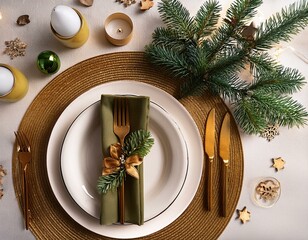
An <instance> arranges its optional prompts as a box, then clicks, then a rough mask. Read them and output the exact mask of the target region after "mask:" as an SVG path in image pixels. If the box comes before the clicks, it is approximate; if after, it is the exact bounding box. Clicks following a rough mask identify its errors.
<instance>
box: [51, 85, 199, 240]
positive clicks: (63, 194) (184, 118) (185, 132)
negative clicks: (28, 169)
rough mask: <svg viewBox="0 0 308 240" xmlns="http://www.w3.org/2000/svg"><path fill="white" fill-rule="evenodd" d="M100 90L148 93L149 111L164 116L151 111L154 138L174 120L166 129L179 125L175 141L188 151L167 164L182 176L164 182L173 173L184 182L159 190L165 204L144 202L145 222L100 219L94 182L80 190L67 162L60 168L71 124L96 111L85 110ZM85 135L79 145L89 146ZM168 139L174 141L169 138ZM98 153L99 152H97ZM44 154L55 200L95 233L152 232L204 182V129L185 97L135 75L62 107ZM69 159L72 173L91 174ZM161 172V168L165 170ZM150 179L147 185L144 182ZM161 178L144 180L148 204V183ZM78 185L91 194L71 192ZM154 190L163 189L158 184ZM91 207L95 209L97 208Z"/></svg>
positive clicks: (176, 212) (136, 234) (96, 138)
mask: <svg viewBox="0 0 308 240" xmlns="http://www.w3.org/2000/svg"><path fill="white" fill-rule="evenodd" d="M101 94H122V95H123V94H125V95H127V94H129V95H143V96H149V97H150V99H151V102H152V104H151V109H150V111H153V112H155V111H156V114H157V115H160V117H161V119H163V120H162V121H161V120H158V117H157V118H156V117H154V116H152V117H151V116H150V118H151V120H150V121H151V122H152V124H153V123H154V126H153V129H152V130H153V132H154V137H155V138H156V139H161V137H160V138H159V137H158V136H155V134H156V133H157V134H159V133H162V132H163V131H164V130H165V129H166V126H164V124H169V125H170V126H171V125H172V127H171V129H173V130H168V131H175V136H176V138H177V141H180V146H178V147H179V148H181V149H178V151H179V152H182V154H184V155H185V151H187V154H186V156H182V160H180V161H179V163H180V164H178V165H175V166H168V167H166V168H168V169H169V170H172V171H177V172H178V173H179V175H181V176H180V177H179V176H176V177H175V176H173V177H170V178H166V179H167V181H168V182H164V183H163V184H167V185H168V184H169V181H170V183H171V184H174V181H175V179H177V180H179V179H180V181H182V183H175V188H177V190H172V192H171V193H170V194H171V196H167V198H166V199H165V198H164V195H162V196H157V197H158V198H161V197H163V198H164V201H163V204H164V206H162V207H161V209H152V213H151V212H150V211H149V210H148V212H147V211H146V208H145V214H148V215H147V216H146V218H147V219H148V221H146V222H145V223H144V225H142V226H138V225H135V224H125V225H119V224H114V225H108V226H105V225H100V224H99V220H98V219H97V215H96V214H97V213H96V208H95V205H94V204H93V199H92V198H91V196H92V197H94V196H95V194H96V193H94V192H93V190H91V189H92V188H93V186H91V187H89V186H87V185H86V184H88V183H87V181H85V182H83V183H85V184H84V185H85V186H84V187H82V186H77V187H76V190H75V189H71V190H69V187H68V181H67V180H64V179H65V173H64V171H65V170H63V169H64V166H62V171H61V152H62V146H63V147H64V146H65V145H63V144H64V143H65V142H66V141H68V138H67V137H68V135H67V134H69V133H70V129H71V128H72V126H73V125H74V123H76V124H78V122H80V123H79V124H81V125H83V123H82V120H80V119H81V118H82V117H83V116H85V118H87V117H90V118H91V116H93V114H87V113H86V111H92V110H94V108H95V107H93V105H92V104H94V105H95V103H96V102H97V101H98V100H99V99H100V96H101ZM154 103H155V104H154ZM154 105H156V106H154ZM91 106H92V107H91ZM153 109H155V110H153ZM97 114H99V113H97ZM168 116H170V119H169V118H168ZM168 119H169V120H168ZM155 123H157V124H158V125H159V126H156V129H155ZM150 130H151V129H150ZM95 131H97V130H95ZM74 132H75V133H77V132H78V131H75V130H74V131H72V133H74ZM88 133H89V132H88ZM78 134H81V133H78ZM168 134H169V132H168ZM168 136H169V135H168ZM84 137H86V136H84ZM84 137H81V138H80V139H81V140H82V139H83V140H82V142H80V143H79V144H80V145H79V146H81V145H82V144H84V146H89V145H88V144H86V141H85V140H84V139H85V138H84ZM91 137H92V139H91ZM91 137H90V138H89V140H88V141H90V142H91V141H95V142H99V141H100V139H99V134H98V135H96V136H91ZM164 141H170V139H169V140H164ZM183 144H184V145H183ZM93 147H95V146H93ZM157 147H158V148H161V147H162V146H159V144H157ZM170 147H171V146H170ZM185 148H186V150H185ZM183 149H184V150H183ZM92 150H93V149H91V148H88V151H92ZM78 151H80V150H78ZM93 151H94V152H95V153H91V154H92V155H91V156H93V158H94V157H98V159H100V160H99V161H100V162H101V157H102V156H101V155H99V152H98V151H97V149H96V147H95V150H93ZM168 151H169V150H168ZM153 152H160V153H161V154H162V153H163V152H164V150H162V149H159V150H158V149H156V150H155V149H153ZM62 153H63V152H62ZM95 154H96V156H94V155H95ZM164 154H167V153H164ZM46 157H47V173H48V178H49V182H50V185H51V188H52V190H53V192H54V194H55V196H56V198H57V200H58V201H59V203H60V205H61V206H62V207H63V209H64V210H65V211H66V212H67V213H68V214H69V215H70V216H71V217H72V219H74V220H75V221H76V222H77V223H79V224H80V225H82V226H83V227H85V228H87V229H89V230H90V231H93V232H95V233H97V234H100V235H103V236H107V237H112V238H120V239H124V238H126V239H127V238H136V237H142V236H146V235H149V234H152V233H154V232H156V231H159V230H161V229H162V228H164V227H166V226H168V225H169V224H170V223H172V222H173V221H174V220H176V219H177V218H178V217H179V216H180V215H181V214H182V213H183V212H184V211H185V209H186V208H187V207H188V206H189V204H190V203H191V201H192V199H193V198H194V196H195V193H196V191H197V189H198V186H199V183H200V179H201V175H202V168H203V148H202V140H201V138H200V134H199V131H198V128H197V126H196V124H195V122H194V120H193V119H192V117H191V116H190V114H189V113H188V111H187V110H186V109H185V108H184V106H182V105H181V103H179V102H178V101H177V100H176V99H175V98H174V97H172V96H171V95H170V94H168V93H166V92H165V91H163V90H161V89H159V88H156V87H154V86H151V85H149V84H145V83H140V82H136V81H126V80H121V81H113V82H109V83H104V84H102V85H99V86H97V87H94V88H92V89H90V90H88V91H86V92H85V93H83V94H81V95H80V96H79V97H77V98H76V99H75V100H74V101H73V102H72V103H70V104H69V105H68V106H67V108H66V109H65V110H64V111H63V113H62V114H61V115H60V117H59V118H58V120H57V122H56V124H55V126H54V128H53V130H52V133H51V135H50V139H49V143H48V148H47V156H46ZM62 157H63V156H62ZM148 157H149V159H151V158H153V159H154V157H153V156H150V155H148V156H146V158H145V160H144V161H147V160H146V159H147V158H148ZM63 159H64V158H63ZM65 159H67V158H65ZM65 161H66V160H65ZM71 161H72V164H71V166H70V167H71V168H72V169H71V170H67V171H71V174H72V175H74V174H76V175H77V176H78V174H80V175H79V176H81V177H83V178H85V177H86V176H88V175H91V174H84V173H85V172H87V171H88V170H86V169H82V168H81V167H80V166H79V167H78V164H79V163H78V159H76V162H74V161H73V159H72V160H71ZM149 161H150V160H149ZM185 161H186V163H185ZM63 163H64V160H63ZM161 164H165V162H164V160H162V162H161ZM172 164H173V161H172ZM185 164H186V165H185ZM173 167H175V168H177V169H178V170H173ZM145 168H146V166H145ZM158 168H159V169H163V168H162V166H159V167H158ZM76 171H81V172H80V173H77V172H76ZM89 171H93V168H92V169H90V170H89ZM95 171H99V169H96V170H95ZM62 173H63V176H62ZM95 174H96V176H97V174H98V173H97V172H96V173H95ZM146 174H157V173H152V172H151V173H148V172H145V173H144V176H145V178H146ZM158 174H161V172H160V173H158ZM183 174H184V178H183ZM93 175H94V174H93ZM72 177H73V178H74V179H76V177H74V176H72ZM64 181H65V182H64ZM81 181H82V180H81ZM91 181H92V180H91ZM163 181H165V180H163ZM146 184H148V185H147V186H146ZM151 184H153V186H151ZM157 184H159V183H158V182H156V181H148V183H147V181H146V180H145V205H147V201H148V199H147V196H150V195H151V193H150V192H147V189H151V188H152V187H154V185H156V186H157ZM161 184H162V182H161ZM161 187H164V186H161ZM94 188H95V187H94ZM154 188H155V187H154ZM80 189H82V190H80ZM167 189H170V187H167ZM75 191H82V194H84V193H86V195H87V193H88V195H87V196H86V197H85V198H83V197H80V196H78V197H74V196H73V194H74V193H75ZM156 191H158V192H159V190H156ZM155 195H156V193H155ZM165 195H166V194H165ZM96 197H97V196H96ZM94 198H95V197H94ZM78 201H79V202H78ZM86 201H88V202H89V205H91V207H90V209H87V207H88V206H87V203H86ZM157 201H158V200H157ZM82 204H84V205H82ZM153 204H154V205H153V206H157V205H159V204H161V203H153ZM85 206H87V207H85ZM96 207H97V206H96ZM93 209H94V210H95V213H94V211H93ZM91 212H92V213H91Z"/></svg>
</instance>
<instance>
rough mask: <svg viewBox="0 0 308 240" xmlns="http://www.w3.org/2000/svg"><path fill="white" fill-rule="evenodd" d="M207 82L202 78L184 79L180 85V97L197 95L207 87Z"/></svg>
mask: <svg viewBox="0 0 308 240" xmlns="http://www.w3.org/2000/svg"><path fill="white" fill-rule="evenodd" d="M207 86H208V83H207V81H206V80H204V79H203V78H199V79H198V78H191V79H186V80H185V81H184V82H183V83H182V84H181V86H180V97H181V98H183V97H186V96H189V95H192V96H198V95H201V94H202V93H204V92H205V91H206V90H207V89H208V87H207Z"/></svg>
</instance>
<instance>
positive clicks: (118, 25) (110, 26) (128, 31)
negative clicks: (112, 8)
mask: <svg viewBox="0 0 308 240" xmlns="http://www.w3.org/2000/svg"><path fill="white" fill-rule="evenodd" d="M105 32H106V38H107V40H108V41H109V42H110V43H112V44H114V45H117V46H122V45H125V44H127V43H128V42H129V41H130V40H131V38H132V34H133V22H132V20H131V19H130V18H129V16H127V15H126V14H124V13H114V14H111V15H110V16H108V17H107V19H106V21H105Z"/></svg>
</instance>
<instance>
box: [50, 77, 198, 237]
mask: <svg viewBox="0 0 308 240" xmlns="http://www.w3.org/2000/svg"><path fill="white" fill-rule="evenodd" d="M118 84H121V89H120V90H119V89H117V90H115V89H113V90H112V94H116V93H121V92H123V91H124V90H125V91H127V89H130V92H133V93H136V92H137V94H138V92H139V91H140V90H141V89H142V92H143V95H145V94H144V89H143V88H146V90H147V91H150V92H151V93H150V94H158V95H161V94H162V96H163V98H167V99H168V100H171V101H172V102H173V103H175V104H176V105H177V106H178V107H177V109H172V111H169V112H171V113H172V114H179V111H180V112H182V113H183V112H184V113H185V115H186V117H187V119H189V121H190V123H191V124H192V125H191V126H190V127H191V129H190V130H192V131H194V133H195V134H196V136H195V137H196V139H197V140H196V139H195V140H196V141H195V142H194V143H195V145H194V148H195V149H194V150H196V151H193V152H194V153H196V154H197V155H198V156H197V157H198V158H200V159H199V161H198V162H197V161H193V163H194V164H195V163H198V165H197V166H195V168H194V169H193V170H192V172H190V171H189V170H188V177H187V179H188V182H189V181H192V182H194V183H195V186H194V187H193V188H191V187H190V188H188V189H187V190H189V191H190V195H189V196H187V194H186V193H185V196H183V194H180V195H181V198H183V201H185V207H184V209H181V211H180V212H179V213H178V214H177V215H176V216H175V217H174V216H173V217H172V220H171V221H169V220H168V219H169V218H170V216H169V215H167V216H165V215H166V214H165V213H166V212H167V211H166V212H165V213H163V214H162V215H164V217H165V218H163V219H160V222H159V224H158V225H159V226H157V225H154V226H151V227H149V226H146V224H144V225H143V226H142V228H140V227H139V228H134V227H133V226H132V225H130V227H128V226H125V227H126V230H127V231H126V232H125V233H123V232H122V233H119V234H118V235H115V234H114V231H115V230H116V228H114V226H111V229H110V231H112V233H113V234H112V235H108V234H106V232H105V230H106V229H104V226H101V225H99V224H98V225H99V228H98V227H97V226H94V227H93V226H91V228H89V226H85V225H83V224H82V223H80V221H81V220H80V219H77V220H76V218H77V217H79V218H87V216H85V213H84V214H82V213H74V214H76V215H74V216H72V214H70V213H68V212H67V211H68V210H67V209H66V208H67V207H68V206H65V207H66V208H65V207H64V206H63V203H62V204H61V201H69V200H68V199H67V196H61V194H60V193H59V192H57V193H55V190H56V189H55V186H54V184H55V182H57V181H58V180H57V179H54V178H53V176H52V175H53V174H52V172H51V170H52V169H51V168H53V166H50V165H52V163H51V161H50V160H48V159H49V158H50V157H49V155H50V154H51V153H50V151H52V149H53V148H55V146H51V144H50V141H51V140H52V138H54V134H55V133H54V129H55V128H56V127H57V125H58V123H59V119H60V118H61V117H62V116H63V113H64V112H66V111H68V109H69V111H73V110H72V109H71V108H72V107H71V106H72V104H73V103H74V102H75V101H76V100H77V99H81V98H85V97H84V96H85V95H90V93H95V91H98V90H101V89H100V88H102V87H107V88H108V87H111V88H112V87H114V85H118ZM124 85H125V86H126V88H125V89H124V88H123V86H124ZM132 85H134V87H135V88H133V89H132V88H131V87H132ZM136 85H137V87H139V88H140V89H138V88H136ZM153 91H154V92H153ZM100 94H101V93H100ZM146 95H149V93H147V94H146ZM91 97H93V96H91ZM91 97H89V98H91ZM88 101H89V100H88ZM160 101H161V99H159V101H158V102H160ZM166 104H167V103H166ZM168 104H169V103H168ZM82 105H84V103H81V104H80V106H79V107H80V108H81V107H82ZM163 105H164V108H166V105H165V104H163ZM168 107H170V106H168ZM170 110H171V108H170ZM179 125H181V123H179ZM184 135H185V133H184ZM188 150H189V149H188ZM198 151H199V152H198ZM203 159H204V153H203V147H202V140H201V136H200V132H199V130H198V127H197V126H196V123H195V121H194V119H193V118H192V116H191V115H190V113H189V112H188V111H187V110H186V108H185V107H184V106H183V105H182V104H181V103H180V102H178V101H177V100H176V99H175V98H174V97H173V96H172V95H170V94H169V93H167V92H166V91H164V90H162V89H160V88H158V87H155V86H153V85H150V84H147V83H144V82H138V81H133V80H115V81H112V82H106V83H102V84H100V85H97V86H95V87H93V88H91V89H89V90H87V91H85V92H84V93H82V94H80V95H79V96H78V97H76V98H75V99H74V100H73V101H72V102H71V103H70V104H69V105H68V106H67V107H66V108H65V110H64V111H63V112H62V113H61V115H60V116H59V117H58V119H57V121H56V123H55V125H54V127H53V129H52V132H51V135H50V138H49V141H48V147H47V154H46V162H47V163H46V164H47V174H48V180H49V183H50V186H51V188H52V191H53V193H54V195H55V197H56V199H57V200H58V202H59V204H60V205H61V206H62V208H64V210H65V211H66V212H67V213H68V214H69V215H70V217H71V218H72V219H74V220H75V221H76V222H78V223H79V224H80V225H83V226H84V227H85V228H87V229H88V230H90V231H92V232H95V233H97V234H100V235H102V236H107V237H113V238H135V237H143V236H146V235H149V234H152V233H155V232H157V231H159V230H161V229H163V228H165V227H166V226H168V225H169V224H171V223H172V222H173V221H174V220H176V219H177V218H178V217H179V216H180V215H181V214H182V213H183V212H184V211H185V210H186V209H187V207H188V206H189V204H190V203H191V201H192V200H193V198H194V196H195V194H196V192H197V190H198V187H199V184H200V180H201V175H202V169H203ZM190 165H191V164H190ZM189 168H190V167H189ZM53 170H54V171H55V172H57V171H59V169H53ZM194 174H197V176H196V175H194ZM189 175H193V179H190V178H189V177H192V176H189ZM184 187H185V185H184ZM182 193H183V192H182ZM69 207H70V208H74V206H72V205H71V206H69ZM75 207H76V206H75ZM175 207H177V206H175V204H173V206H172V207H171V208H170V209H169V211H173V210H174V209H173V208H175ZM169 211H168V212H169ZM77 215H78V216H77ZM93 219H94V218H93ZM93 219H92V220H91V219H87V220H88V221H90V223H87V224H91V223H93ZM95 220H96V219H95ZM149 228H150V230H149ZM136 229H138V231H136ZM141 229H142V231H140V230H141ZM144 229H145V230H144ZM136 232H137V233H138V234H136ZM140 232H142V233H141V234H140Z"/></svg>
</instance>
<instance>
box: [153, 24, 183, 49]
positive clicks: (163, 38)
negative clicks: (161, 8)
mask: <svg viewBox="0 0 308 240" xmlns="http://www.w3.org/2000/svg"><path fill="white" fill-rule="evenodd" d="M152 37H153V42H152V45H153V46H155V45H156V46H164V47H165V48H170V49H174V50H176V51H178V52H182V51H184V50H185V49H186V45H187V44H188V42H187V39H181V38H180V36H178V34H177V33H176V31H174V30H170V29H166V28H161V27H160V28H157V29H155V30H154V33H153V34H152Z"/></svg>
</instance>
